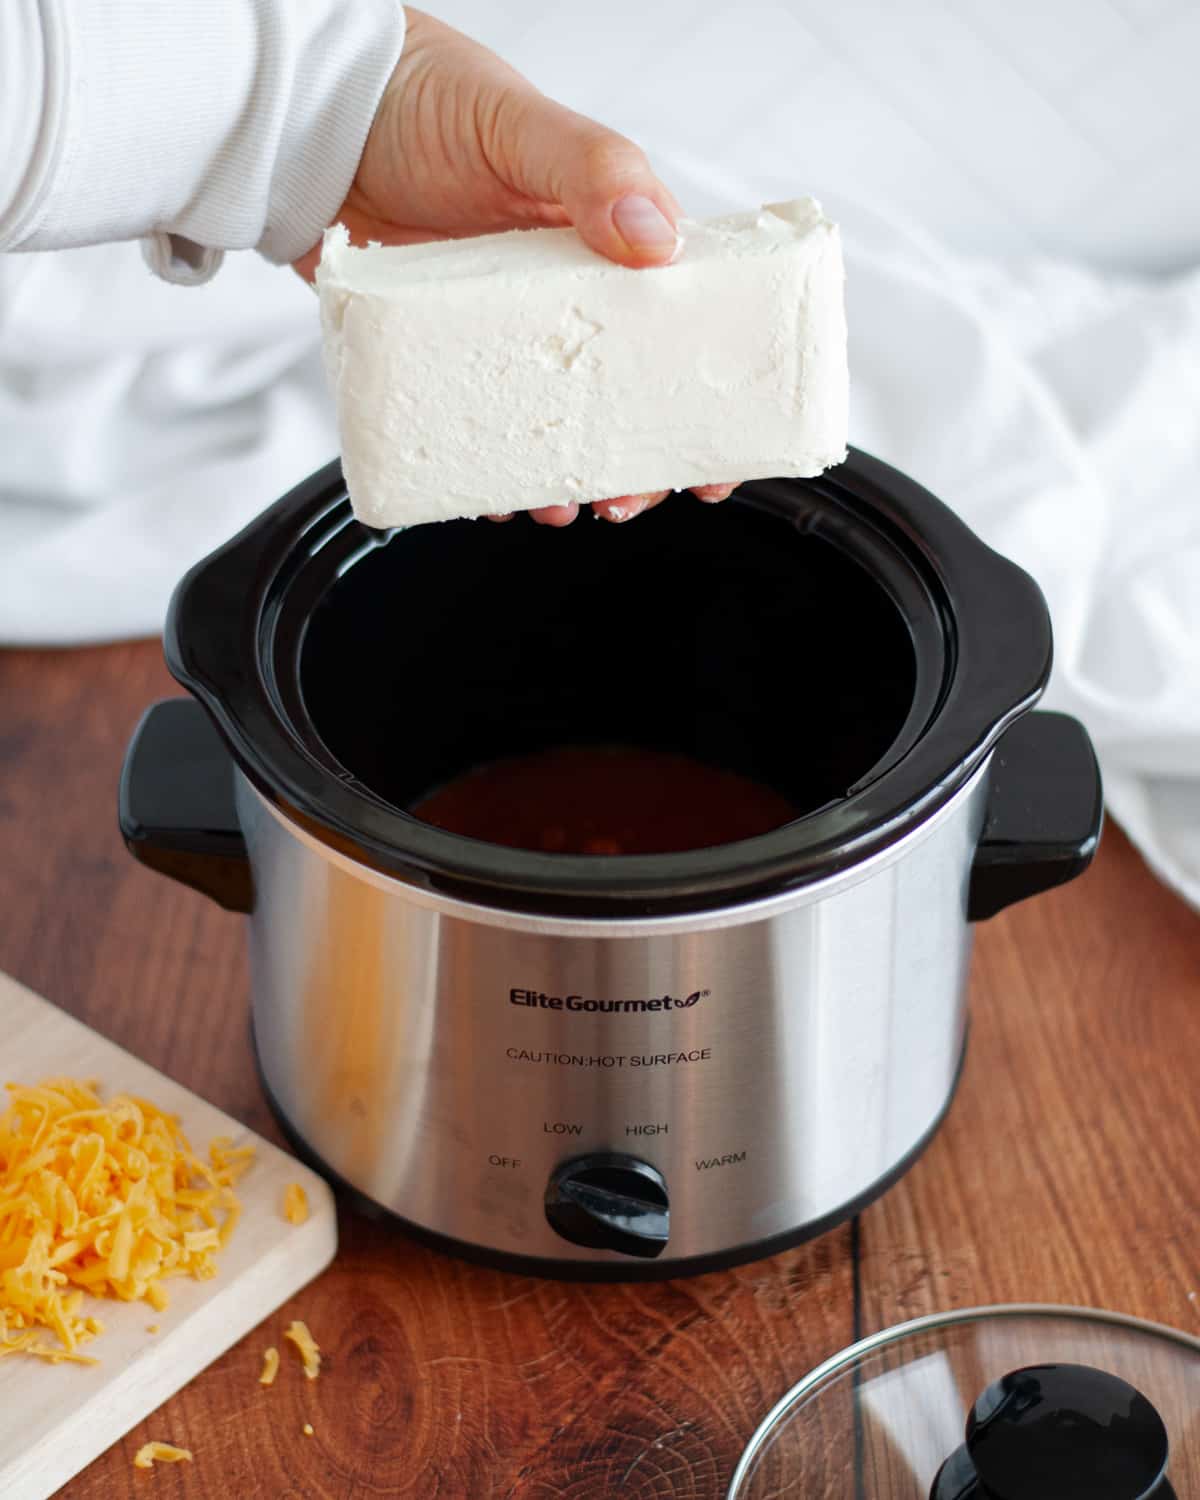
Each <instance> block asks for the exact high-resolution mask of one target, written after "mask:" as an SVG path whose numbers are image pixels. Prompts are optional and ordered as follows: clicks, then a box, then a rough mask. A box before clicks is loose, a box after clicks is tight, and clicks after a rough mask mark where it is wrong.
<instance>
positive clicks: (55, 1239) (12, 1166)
mask: <svg viewBox="0 0 1200 1500" xmlns="http://www.w3.org/2000/svg"><path fill="white" fill-rule="evenodd" d="M7 1087H8V1092H9V1095H10V1102H9V1106H8V1109H7V1110H6V1111H5V1112H4V1113H3V1114H0V1359H2V1358H4V1357H5V1356H6V1355H9V1354H28V1355H33V1356H36V1357H37V1358H39V1359H46V1360H49V1361H50V1362H51V1363H53V1364H59V1363H62V1362H63V1361H71V1362H73V1363H76V1364H95V1363H97V1361H96V1360H94V1359H92V1358H90V1357H89V1356H87V1355H84V1354H80V1353H79V1347H80V1345H82V1344H86V1343H88V1342H89V1341H90V1340H91V1339H93V1338H95V1337H96V1335H97V1334H99V1333H102V1332H103V1331H104V1325H103V1324H102V1323H101V1322H99V1321H98V1320H97V1319H96V1318H94V1317H92V1316H90V1315H88V1314H86V1313H85V1312H84V1310H83V1299H84V1295H85V1294H88V1295H91V1296H95V1297H110V1298H117V1299H119V1300H121V1301H123V1302H133V1301H138V1300H142V1301H145V1302H148V1303H149V1304H150V1306H151V1307H152V1308H153V1309H154V1310H155V1311H156V1312H162V1311H163V1310H164V1309H165V1308H166V1306H167V1293H166V1289H165V1287H164V1286H163V1282H164V1281H165V1280H167V1278H169V1277H171V1276H191V1277H194V1278H196V1279H197V1280H206V1279H207V1278H209V1277H211V1276H215V1275H216V1274H217V1265H216V1255H217V1252H218V1251H219V1250H220V1248H221V1247H222V1246H223V1245H224V1244H225V1243H226V1242H227V1240H228V1239H229V1236H230V1234H231V1233H232V1231H233V1228H234V1225H235V1224H236V1223H237V1219H238V1215H239V1213H240V1211H241V1210H240V1205H239V1203H238V1200H237V1196H236V1194H235V1192H234V1185H235V1184H236V1183H237V1181H238V1180H239V1178H240V1177H241V1176H242V1174H243V1173H244V1172H245V1171H246V1170H247V1169H248V1168H249V1166H250V1164H251V1158H252V1157H253V1154H254V1148H253V1147H252V1146H234V1144H233V1142H232V1141H231V1140H229V1139H228V1138H225V1137H218V1139H216V1140H214V1141H213V1143H212V1145H211V1146H210V1148H209V1160H208V1161H207V1162H205V1161H203V1160H201V1158H200V1157H199V1156H197V1155H196V1153H195V1152H194V1151H193V1150H192V1147H191V1146H190V1145H189V1143H188V1141H187V1138H186V1137H185V1136H184V1134H183V1132H182V1131H181V1129H180V1128H179V1120H178V1119H177V1118H176V1116H174V1115H168V1114H164V1113H162V1111H161V1110H158V1109H156V1108H155V1107H154V1105H153V1104H150V1103H148V1102H147V1101H146V1100H145V1099H137V1098H133V1097H132V1096H129V1095H124V1094H118V1095H116V1096H114V1097H113V1098H112V1099H111V1100H110V1101H109V1102H108V1103H107V1104H104V1103H102V1102H101V1100H100V1096H99V1093H98V1086H97V1085H96V1084H95V1083H92V1082H86V1083H85V1082H79V1081H76V1080H74V1079H70V1078H51V1079H48V1080H47V1081H46V1082H45V1083H42V1084H40V1085H38V1086H37V1087H27V1086H25V1085H22V1084H15V1083H10V1084H8V1085H7ZM152 1327H153V1328H155V1329H156V1328H157V1325H156V1324H155V1325H152ZM41 1330H46V1331H48V1332H50V1333H52V1334H54V1335H55V1336H56V1338H57V1343H47V1342H46V1341H45V1340H44V1338H43V1337H42V1335H41ZM188 1456H189V1457H190V1455H188Z"/></svg>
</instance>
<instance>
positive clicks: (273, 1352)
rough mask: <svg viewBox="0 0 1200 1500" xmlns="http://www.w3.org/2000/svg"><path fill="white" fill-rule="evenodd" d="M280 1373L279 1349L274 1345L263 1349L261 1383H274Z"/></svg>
mask: <svg viewBox="0 0 1200 1500" xmlns="http://www.w3.org/2000/svg"><path fill="white" fill-rule="evenodd" d="M278 1374H279V1350H278V1349H276V1348H274V1347H272V1348H270V1349H264V1350H263V1367H262V1374H261V1375H260V1376H259V1377H258V1383H259V1385H274V1384H275V1377H276V1375H278Z"/></svg>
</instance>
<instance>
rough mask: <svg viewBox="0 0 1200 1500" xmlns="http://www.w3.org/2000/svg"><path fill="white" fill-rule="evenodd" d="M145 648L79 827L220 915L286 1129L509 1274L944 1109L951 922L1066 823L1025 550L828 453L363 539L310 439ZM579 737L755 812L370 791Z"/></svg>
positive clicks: (1081, 827)
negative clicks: (600, 842) (740, 799)
mask: <svg viewBox="0 0 1200 1500" xmlns="http://www.w3.org/2000/svg"><path fill="white" fill-rule="evenodd" d="M166 654H167V660H168V663H169V666H170V668H171V671H172V672H173V674H174V675H175V677H176V678H177V679H178V681H179V682H180V683H182V684H183V686H184V687H185V688H187V689H188V690H189V691H190V693H191V694H192V695H193V698H190V699H189V698H182V699H172V700H168V701H165V702H162V703H159V704H156V705H155V706H154V707H152V708H151V709H150V710H149V712H148V713H147V715H146V716H145V717H144V719H143V720H142V722H141V724H140V725H139V727H138V729H137V731H136V733H135V735H134V738H133V740H132V743H131V745H130V748H129V752H128V755H127V759H126V764H125V767H124V771H123V776H122V783H121V793H120V819H121V827H122V831H123V834H124V837H125V839H126V841H127V843H128V846H129V848H130V849H131V851H132V852H133V854H134V855H135V857H136V858H138V859H139V860H141V861H143V862H144V863H145V864H147V865H150V866H152V867H153V868H155V869H157V870H160V871H162V872H164V873H166V874H168V875H171V876H173V877H174V878H176V879H178V880H181V881H184V882H186V883H187V884H189V885H192V886H194V887H196V888H197V889H199V890H201V891H203V892H206V893H207V894H208V895H210V896H211V897H213V898H215V899H216V900H217V901H219V902H220V903H221V904H222V905H223V906H225V907H227V908H229V909H230V910H232V911H236V912H243V913H245V914H247V916H248V917H249V936H250V957H251V976H252V989H253V1002H252V1015H253V1037H254V1044H255V1047H256V1051H257V1056H258V1063H259V1067H260V1071H261V1075H262V1080H263V1084H264V1087H265V1089H266V1091H267V1094H268V1096H269V1098H270V1100H271V1102H272V1104H273V1106H274V1108H275V1109H276V1111H277V1113H278V1115H279V1117H280V1120H281V1122H282V1123H283V1125H284V1127H285V1129H286V1131H287V1133H288V1134H289V1136H290V1138H291V1139H292V1141H293V1143H294V1144H296V1146H297V1147H298V1148H299V1149H301V1150H302V1151H303V1152H305V1153H306V1154H307V1155H308V1156H309V1157H310V1158H311V1159H312V1160H314V1161H315V1162H316V1163H317V1164H318V1165H320V1166H321V1167H322V1168H323V1169H324V1170H325V1171H326V1172H327V1173H328V1175H330V1176H331V1177H332V1178H334V1179H335V1180H340V1181H341V1182H343V1183H344V1184H347V1185H349V1187H350V1188H352V1189H354V1190H355V1191H356V1192H357V1193H358V1194H360V1195H363V1196H364V1197H365V1198H366V1199H368V1200H370V1201H371V1202H372V1203H373V1204H375V1205H378V1206H381V1207H382V1208H384V1209H387V1210H390V1211H391V1212H393V1213H394V1214H396V1215H397V1216H399V1218H400V1219H402V1220H403V1221H404V1222H405V1223H406V1224H407V1225H408V1226H410V1227H411V1228H413V1229H414V1230H417V1231H419V1232H423V1233H424V1234H425V1235H427V1236H430V1237H432V1238H433V1239H434V1240H435V1242H437V1243H438V1244H440V1245H442V1246H444V1247H446V1248H450V1249H454V1250H457V1251H459V1252H460V1253H463V1254H466V1255H469V1256H476V1257H482V1258H485V1259H488V1260H491V1261H493V1262H495V1263H498V1264H502V1265H507V1266H509V1267H514V1268H517V1269H522V1270H526V1271H533V1272H538V1273H543V1274H552V1275H569V1276H570V1275H574V1276H592V1277H599V1278H623V1277H633V1276H647V1275H658V1276H666V1275H679V1274H682V1273H685V1272H692V1271H701V1270H706V1269H710V1268H713V1267H715V1266H719V1265H725V1264H732V1263H736V1262H738V1261H742V1260H747V1259H751V1258H753V1257H756V1256H762V1255H767V1254H770V1253H772V1252H774V1251H777V1250H779V1249H781V1248H783V1247H785V1246H787V1245H789V1244H792V1243H794V1242H796V1241H798V1240H801V1239H803V1238H806V1237H808V1236H812V1235H816V1234H819V1233H821V1232H822V1231H824V1230H825V1229H827V1228H829V1227H831V1226H833V1225H834V1224H836V1223H837V1222H838V1221H840V1220H843V1219H845V1218H846V1217H848V1216H849V1215H852V1214H853V1213H855V1212H856V1211H857V1210H859V1209H860V1208H861V1207H862V1206H863V1205H864V1204H866V1203H867V1202H868V1201H869V1200H871V1199H872V1198H873V1197H875V1196H876V1195H877V1194H879V1193H880V1192H882V1191H883V1190H884V1189H885V1188H886V1187H888V1185H889V1184H891V1183H892V1182H894V1181H895V1180H896V1178H897V1177H898V1176H899V1175H900V1174H901V1173H903V1172H904V1171H905V1169H906V1168H907V1167H908V1166H909V1165H910V1164H911V1163H912V1162H913V1160H914V1159H915V1158H916V1156H917V1155H918V1154H919V1153H920V1151H921V1150H922V1148H923V1147H924V1146H925V1145H926V1143H927V1142H928V1141H929V1139H930V1137H931V1135H932V1134H933V1132H934V1131H935V1130H936V1129H937V1127H938V1124H939V1122H940V1121H941V1119H942V1117H943V1115H944V1114H945V1112H946V1109H947V1107H948V1105H949V1102H950V1099H951V1097H952V1094H953V1092H954V1088H955V1084H956V1081H957V1079H958V1076H959V1071H960V1068H961V1065H962V1059H963V1050H964V1044H965V1038H966V1029H967V1027H966V1003H965V992H966V980H967V968H968V958H969V953H970V947H971V933H972V924H973V923H974V922H976V921H978V920H981V919H983V918H987V917H990V916H991V915H992V914H993V913H995V912H997V911H998V910H1000V909H1001V908H1002V907H1004V906H1007V905H1008V904H1010V903H1011V902H1014V901H1017V900H1020V899H1022V898H1024V897H1026V896H1030V895H1032V894H1034V893H1036V892H1038V891H1042V890H1044V889H1046V888H1048V887H1050V886H1053V885H1056V884H1058V883H1060V882H1062V881H1064V880H1067V879H1070V878H1071V877H1072V876H1074V875H1076V874H1078V873H1079V872H1080V871H1082V870H1083V869H1084V868H1085V867H1086V865H1087V864H1088V862H1089V860H1090V859H1091V857H1092V854H1093V851H1094V849H1095V847H1096V843H1097V839H1098V837H1099V830H1100V820H1101V795H1100V781H1099V775H1098V771H1097V766H1096V760H1095V756H1094V754H1093V751H1092V748H1091V745H1090V743H1089V741H1088V738H1087V736H1086V734H1085V733H1084V731H1083V729H1082V728H1081V726H1080V725H1079V724H1078V723H1076V722H1075V721H1074V720H1072V719H1070V718H1068V717H1065V716H1063V715H1060V714H1053V713H1041V712H1030V710H1031V709H1032V708H1033V705H1034V704H1035V702H1036V701H1037V699H1038V697H1039V695H1040V694H1041V693H1042V690H1043V688H1044V686H1045V683H1046V680H1047V676H1048V673H1049V670H1050V663H1051V633H1050V623H1049V618H1048V614H1047V610H1046V606H1045V603H1044V601H1043V599H1042V597H1041V594H1040V593H1039V591H1038V589H1037V587H1036V585H1035V584H1034V583H1033V581H1032V580H1031V579H1030V578H1029V577H1028V576H1027V575H1026V574H1025V573H1023V572H1022V571H1021V570H1020V569H1019V568H1017V567H1016V566H1015V565H1014V564H1013V563H1011V562H1009V561H1007V560H1006V559H1004V558H1002V557H1000V556H998V555H997V554H996V553H995V552H993V551H991V550H990V549H989V548H987V547H986V546H985V545H984V544H983V543H982V542H981V541H980V540H979V539H978V538H976V537H975V536H974V535H973V534H972V533H971V532H970V530H969V529H968V528H967V527H966V526H965V525H964V524H963V523H962V522H961V521H960V520H959V519H958V518H957V517H956V516H955V515H954V514H953V512H952V511H950V510H949V509H948V508H946V507H945V506H943V505H942V504H940V503H939V502H938V501H937V500H935V499H934V498H933V496H931V495H930V494H929V493H928V492H927V491H925V490H924V489H922V488H921V487H920V486H918V485H917V484H915V483H914V482H913V481H912V480H910V479H908V478H906V477H905V476H904V475H902V474H900V473H898V472H897V471H896V470H894V469H891V468H889V467H887V466H886V465H885V464H883V463H880V462H879V461H877V460H875V459H873V458H870V457H868V456H866V455H865V454H862V453H857V452H852V453H851V455H850V457H849V458H848V460H847V462H846V463H844V464H842V465H840V466H839V467H838V468H836V469H834V470H831V471H829V472H828V473H826V474H825V475H823V476H822V477H820V478H818V479H812V480H803V481H791V480H775V481H765V482H758V483H753V484H748V485H745V486H743V488H742V489H741V490H740V491H738V492H737V494H736V495H735V497H734V498H733V499H732V500H730V501H727V502H725V503H724V504H722V505H719V506H705V505H701V504H698V503H695V502H693V501H691V500H690V499H683V498H677V499H675V500H673V501H671V502H669V503H668V504H666V505H664V506H662V507H660V508H659V509H657V510H656V511H654V512H652V513H650V514H648V515H646V516H644V517H642V518H641V519H639V520H638V522H637V523H636V525H633V526H628V527H620V526H613V525H608V524H591V523H589V522H586V521H580V522H577V523H576V525H575V526H573V527H571V528H569V529H568V530H566V531H552V530H550V529H547V528H541V527H536V526H533V525H530V524H529V523H528V522H527V521H526V520H525V519H524V518H518V520H516V521H515V522H512V523H510V524H508V525H504V526H496V525H490V524H487V523H484V522H450V523H443V524H440V525H436V526H422V527H414V528H410V529H407V530H400V531H394V532H375V531H372V530H370V529H368V528H366V527H365V526H363V525H362V524H361V523H359V522H358V521H357V520H356V519H355V518H354V516H353V514H352V511H351V508H350V504H349V501H348V499H347V496H346V491H345V487H344V484H343V481H342V478H341V474H340V471H339V469H338V467H337V466H336V465H332V466H330V467H329V468H327V469H325V470H323V471H322V472H320V473H318V474H316V475H315V476H314V477H313V478H311V479H310V480H308V481H307V482H306V483H304V484H301V485H300V486H299V487H298V488H297V489H295V490H294V491H293V492H292V493H291V494H289V495H287V496H286V497H285V498H284V499H282V500H280V501H279V502H278V503H277V504H275V505H274V506H273V507H271V508H270V509H269V510H267V511H266V512H265V513H264V514H263V515H262V516H260V517H259V518H258V519H257V520H255V521H254V522H253V523H252V524H251V525H250V526H248V527H247V528H246V530H244V531H243V532H242V533H241V534H240V535H238V536H237V537H235V538H234V539H233V540H232V541H230V542H229V543H228V544H227V545H225V546H224V547H222V548H221V549H220V550H219V551H217V552H216V553H214V554H213V555H212V556H210V557H208V558H207V559H205V560H204V561H202V562H201V563H199V564H198V565H197V566H196V567H195V568H193V569H192V570H191V572H189V573H188V574H187V576H186V577H185V578H184V579H183V581H182V583H181V584H180V585H179V587H178V589H177V590H176V593H175V595H174V598H173V601H172V606H171V610H170V615H169V619H168V622H167V629H166ZM608 744H621V745H626V746H633V747H643V748H645V749H647V750H655V751H664V752H672V753H679V754H684V755H687V756H689V757H693V758H695V759H696V760H698V761H703V762H704V763H706V764H708V765H710V766H714V767H719V768H724V769H726V770H728V771H732V772H737V773H739V774H741V775H742V776H745V777H750V778H753V779H754V780H755V781H756V782H757V783H758V784H760V785H762V786H764V787H767V788H771V789H772V790H773V791H774V792H776V793H778V794H780V795H782V796H783V797H786V799H787V801H788V804H789V806H790V807H791V808H792V809H793V810H794V816H792V817H791V818H790V820H789V821H787V822H785V823H784V824H783V825H782V826H778V827H774V828H772V829H770V830H769V831H766V832H763V833H761V834H758V835H755V836H753V837H749V838H741V839H736V840H734V841H733V842H728V843H723V844H719V845H716V846H713V847H705V848H699V849H690V850H685V851H674V852H664V853H651V854H628V853H624V854H623V853H616V854H613V853H603V854H579V853H558V852H548V851H547V850H544V849H514V848H508V847H501V846H499V845H497V844H495V843H492V842H488V841H486V840H484V839H480V838H474V837H471V836H469V835H465V834H463V833H460V832H449V831H447V830H445V829H443V828H439V827H435V826H431V825H430V824H429V823H427V822H425V821H422V820H421V819H420V818H418V817H416V816H414V815H413V813H412V811H411V809H412V808H414V807H415V806H416V805H418V804H419V803H420V801H421V799H422V798H423V797H426V796H427V795H428V794H429V793H430V792H431V790H433V789H435V788H437V787H438V786H442V785H444V784H446V783H447V782H448V781H449V780H451V779H452V778H454V777H456V776H459V775H460V774H462V773H464V772H467V771H469V770H471V768H473V767H477V766H480V765H483V764H486V763H489V762H493V761H496V760H497V759H499V758H503V757H506V756H514V755H521V754H526V753H529V752H532V751H537V750H539V749H545V748H553V747H557V746H589V745H591V746H595V745H608ZM579 795H580V797H581V798H583V799H586V797H587V795H588V791H587V785H586V781H584V782H583V783H581V785H580V789H579Z"/></svg>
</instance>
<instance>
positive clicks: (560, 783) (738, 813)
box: [410, 747, 797, 854]
mask: <svg viewBox="0 0 1200 1500" xmlns="http://www.w3.org/2000/svg"><path fill="white" fill-rule="evenodd" d="M410 810H411V812H412V814H413V816H414V817H417V818H420V819H422V821H423V822H426V823H432V824H433V825H434V826H435V827H436V828H444V829H445V830H446V831H447V832H449V833H459V834H465V835H466V836H468V837H469V838H473V839H481V840H484V841H485V842H487V843H490V844H503V845H505V846H507V847H509V848H512V849H534V850H538V851H540V852H542V853H549V854H671V853H678V852H680V851H682V850H685V849H707V848H711V847H712V846H713V845H715V844H729V843H733V842H735V841H736V840H738V839H746V838H752V837H754V836H755V835H756V834H761V833H768V832H769V831H770V830H771V829H773V828H778V827H779V826H780V825H781V824H783V823H787V822H790V821H791V819H792V818H794V817H795V816H796V815H797V814H796V809H795V808H794V807H793V806H792V804H791V803H790V802H788V801H787V799H786V798H784V797H781V796H780V795H779V794H778V793H777V792H773V791H772V790H771V789H770V788H769V787H766V786H763V785H761V784H760V783H759V782H757V781H753V780H751V779H750V778H749V777H747V776H741V775H739V774H738V773H737V772H735V771H724V770H719V769H718V768H717V767H715V766H708V765H705V764H704V762H703V761H699V760H693V759H692V758H691V756H688V755H677V754H674V753H672V752H669V751H662V750H638V749H626V748H621V747H612V748H602V749H596V748H582V747H581V748H570V747H568V748H564V749H560V750H543V751H539V752H537V753H536V754H533V755H520V756H514V757H512V758H511V759H507V760H498V761H493V762H492V763H490V764H488V765H484V766H480V767H478V768H477V769H475V770H471V771H467V772H466V773H465V774H463V775H461V776H458V777H455V779H454V780H453V781H450V782H448V783H447V784H446V785H445V786H442V787H440V788H438V790H437V791H435V792H432V793H431V794H430V795H429V796H427V797H424V798H423V799H422V800H421V801H420V802H418V803H416V805H415V806H414V807H412V808H411V809H410Z"/></svg>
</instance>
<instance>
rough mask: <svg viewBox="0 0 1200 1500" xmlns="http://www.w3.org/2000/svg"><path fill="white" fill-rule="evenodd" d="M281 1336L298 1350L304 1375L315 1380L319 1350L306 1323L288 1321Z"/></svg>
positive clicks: (318, 1362)
mask: <svg viewBox="0 0 1200 1500" xmlns="http://www.w3.org/2000/svg"><path fill="white" fill-rule="evenodd" d="M283 1336H284V1338H285V1339H288V1340H290V1342H291V1343H293V1344H295V1346H296V1348H297V1349H298V1350H299V1352H300V1358H301V1359H302V1360H303V1361H304V1373H305V1375H307V1376H308V1378H309V1380H315V1379H316V1378H317V1376H318V1375H319V1374H320V1372H321V1351H320V1349H318V1347H317V1341H316V1340H315V1339H314V1338H313V1336H312V1334H311V1333H309V1331H308V1326H307V1324H304V1323H301V1322H298V1321H297V1322H295V1323H289V1324H288V1326H287V1330H286V1332H285V1333H284V1335H283Z"/></svg>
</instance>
